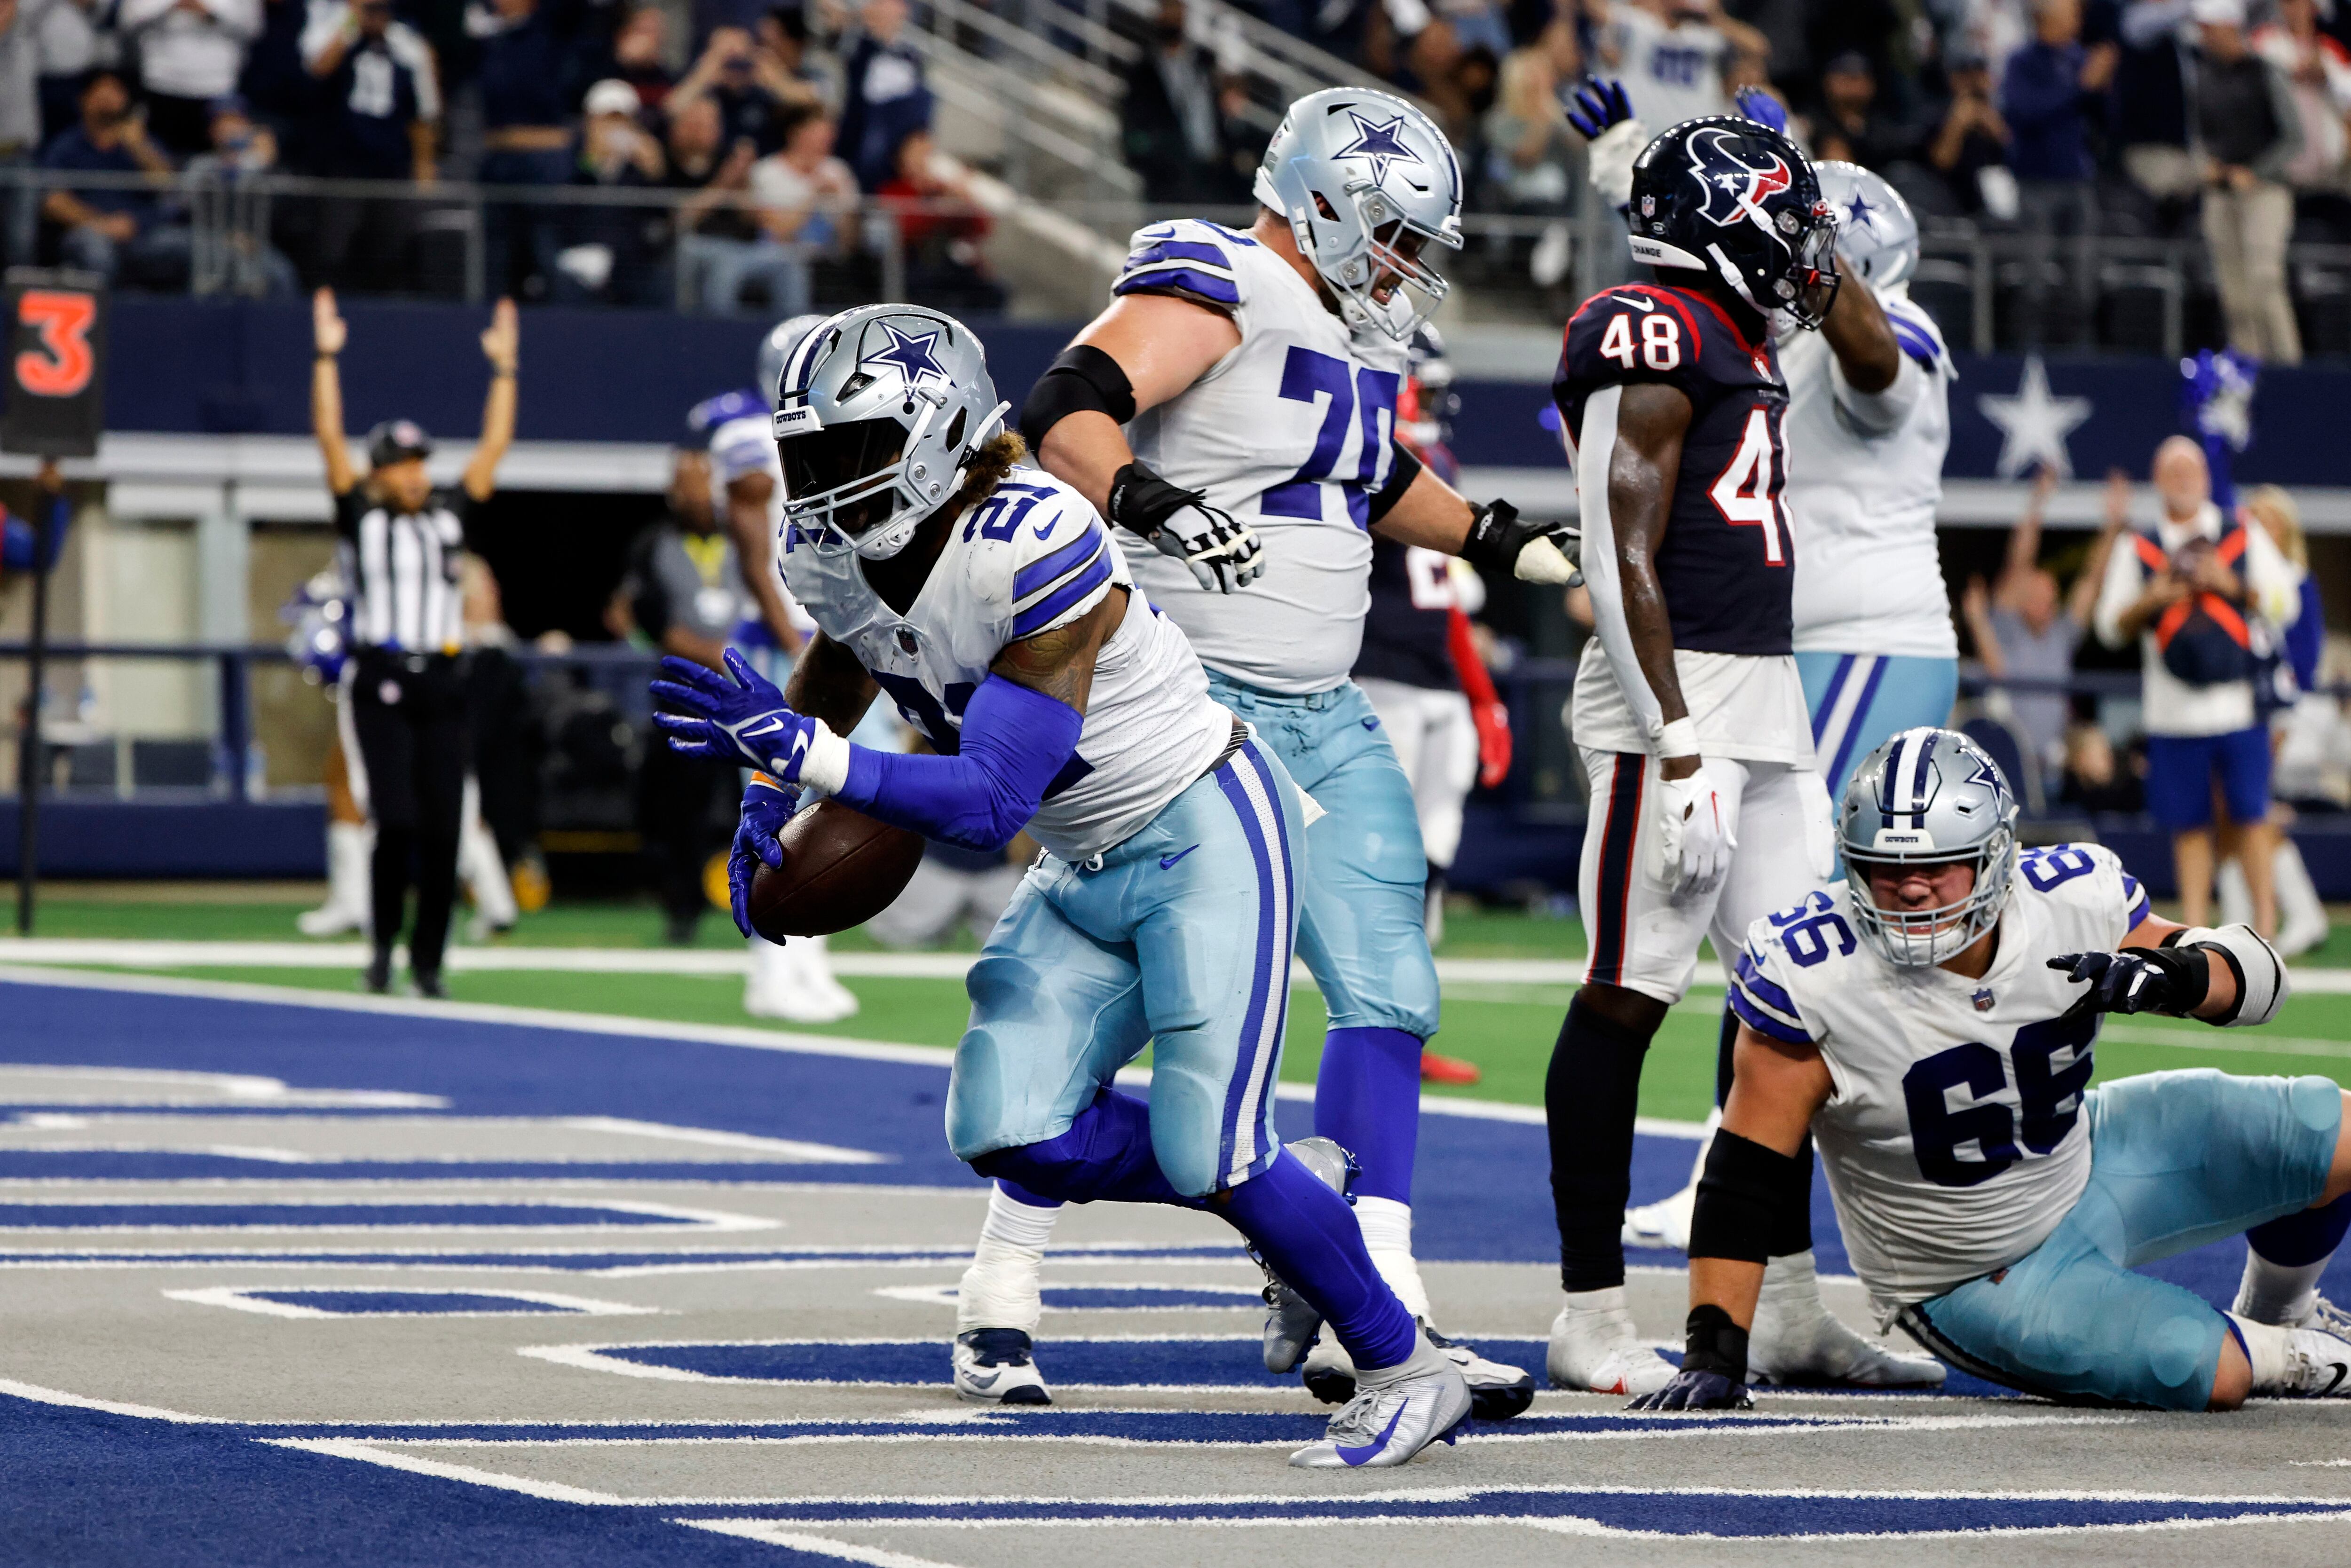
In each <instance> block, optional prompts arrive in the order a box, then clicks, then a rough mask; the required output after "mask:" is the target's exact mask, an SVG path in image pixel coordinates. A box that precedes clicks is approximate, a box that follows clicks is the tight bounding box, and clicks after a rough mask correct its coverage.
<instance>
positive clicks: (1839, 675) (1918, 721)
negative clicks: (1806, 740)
mask: <svg viewBox="0 0 2351 1568" xmlns="http://www.w3.org/2000/svg"><path fill="white" fill-rule="evenodd" d="M1796 673H1797V674H1799V675H1801V676H1802V677H1803V682H1804V706H1806V707H1808V708H1810V709H1811V710H1812V714H1813V755H1814V757H1815V758H1817V760H1818V763H1819V766H1820V770H1821V782H1822V783H1823V784H1825V785H1827V786H1828V790H1829V800H1830V802H1831V803H1832V804H1833V805H1834V804H1836V803H1840V802H1842V801H1843V800H1844V781H1845V780H1846V779H1850V778H1852V777H1853V770H1854V768H1855V766H1856V765H1857V764H1859V763H1860V761H1861V759H1862V758H1865V757H1867V756H1868V755H1869V754H1870V753H1871V752H1873V751H1875V750H1876V749H1877V748H1878V747H1880V746H1883V745H1884V744H1885V743H1886V741H1888V740H1891V739H1892V738H1893V737H1895V736H1896V735H1899V734H1900V733H1901V732H1902V731H1904V730H1906V729H1916V728H1917V727H1918V726H1920V725H1922V724H1931V725H1938V726H1939V725H1945V724H1949V722H1950V720H1951V704H1952V702H1953V701H1954V700H1955V699H1957V697H1958V696H1959V661H1958V660H1957V659H1912V658H1896V657H1894V656H1892V655H1890V654H1885V653H1799V654H1797V655H1796Z"/></svg>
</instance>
